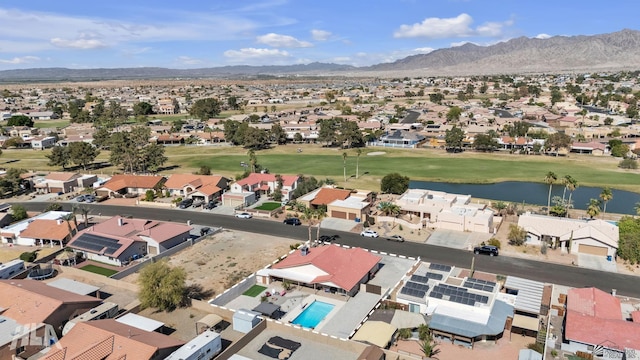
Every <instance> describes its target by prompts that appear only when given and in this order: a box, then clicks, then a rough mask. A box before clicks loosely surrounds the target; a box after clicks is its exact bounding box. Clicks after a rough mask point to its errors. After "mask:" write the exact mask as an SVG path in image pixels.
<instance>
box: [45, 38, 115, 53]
mask: <svg viewBox="0 0 640 360" xmlns="http://www.w3.org/2000/svg"><path fill="white" fill-rule="evenodd" d="M51 45H53V46H57V47H62V48H71V49H82V50H88V49H99V48H104V47H107V44H105V43H104V42H102V41H101V40H99V39H75V40H68V39H62V38H53V39H51Z"/></svg>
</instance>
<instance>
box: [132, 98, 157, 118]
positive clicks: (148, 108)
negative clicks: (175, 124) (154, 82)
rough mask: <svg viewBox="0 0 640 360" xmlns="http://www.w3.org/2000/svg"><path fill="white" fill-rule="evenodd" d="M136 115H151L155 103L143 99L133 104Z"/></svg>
mask: <svg viewBox="0 0 640 360" xmlns="http://www.w3.org/2000/svg"><path fill="white" fill-rule="evenodd" d="M133 114H134V115H151V114H153V105H151V104H149V103H148V102H146V101H141V102H138V103H135V104H134V105H133Z"/></svg>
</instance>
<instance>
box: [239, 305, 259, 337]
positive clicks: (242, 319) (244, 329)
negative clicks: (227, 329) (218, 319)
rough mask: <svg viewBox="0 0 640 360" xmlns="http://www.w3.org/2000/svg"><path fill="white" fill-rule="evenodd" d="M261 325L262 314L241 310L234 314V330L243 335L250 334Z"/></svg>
mask: <svg viewBox="0 0 640 360" xmlns="http://www.w3.org/2000/svg"><path fill="white" fill-rule="evenodd" d="M259 323H260V313H259V312H255V311H251V310H247V309H240V310H238V311H236V312H235V313H234V314H233V330H235V331H239V332H241V333H243V334H246V333H248V332H249V331H251V329H253V328H254V327H255V326H256V325H258V324H259Z"/></svg>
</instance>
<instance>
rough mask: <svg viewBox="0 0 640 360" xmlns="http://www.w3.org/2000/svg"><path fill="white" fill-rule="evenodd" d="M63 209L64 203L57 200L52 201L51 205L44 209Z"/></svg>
mask: <svg viewBox="0 0 640 360" xmlns="http://www.w3.org/2000/svg"><path fill="white" fill-rule="evenodd" d="M60 210H62V205H60V204H59V203H57V202H54V203H51V204H49V205H47V207H46V208H45V209H44V211H45V212H46V211H60Z"/></svg>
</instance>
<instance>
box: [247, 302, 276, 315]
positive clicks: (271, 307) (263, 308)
mask: <svg viewBox="0 0 640 360" xmlns="http://www.w3.org/2000/svg"><path fill="white" fill-rule="evenodd" d="M278 310H280V305H276V304H272V303H270V302H267V301H264V302H261V303H260V305H258V306H256V307H255V308H254V309H253V311H256V312H259V313H260V314H262V315H264V316H268V317H273V314H274V313H275V312H276V311H278Z"/></svg>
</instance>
